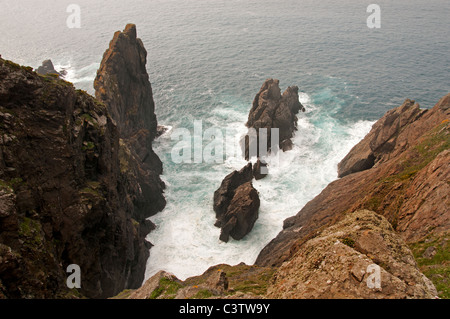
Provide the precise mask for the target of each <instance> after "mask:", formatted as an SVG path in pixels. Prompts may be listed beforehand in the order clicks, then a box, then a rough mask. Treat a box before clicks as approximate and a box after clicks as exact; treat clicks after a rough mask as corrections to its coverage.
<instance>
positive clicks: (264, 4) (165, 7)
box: [0, 0, 450, 278]
mask: <svg viewBox="0 0 450 319" xmlns="http://www.w3.org/2000/svg"><path fill="white" fill-rule="evenodd" d="M74 2H75V3H77V4H79V5H80V8H81V28H80V29H69V28H67V26H66V19H67V17H68V15H69V14H68V13H66V8H67V6H68V5H69V4H71V3H74ZM376 3H377V4H379V5H380V7H381V28H380V29H369V28H368V27H367V25H366V19H367V17H368V15H369V14H368V13H366V8H367V5H368V4H369V3H367V4H365V3H363V2H361V1H359V0H344V1H339V3H336V2H334V1H330V0H324V1H312V0H303V1H299V0H280V1H266V0H260V1H256V0H254V1H244V0H228V1H214V0H192V1H181V0H159V1H152V0H148V1H144V0H133V1H119V0H109V1H88V0H76V1H73V0H70V1H64V0H59V1H56V0H54V1H51V0H41V1H36V0H15V1H12V0H0V29H1V30H2V36H1V37H0V54H1V55H2V56H3V57H4V58H7V59H12V60H14V61H16V62H18V63H21V64H26V65H31V66H33V67H37V66H39V65H40V63H41V61H42V60H44V59H47V58H51V59H52V60H53V62H54V63H55V65H56V67H57V69H58V68H59V69H61V68H64V69H67V71H68V80H70V81H73V82H74V84H75V85H76V86H77V87H79V88H82V89H85V90H87V91H88V92H90V93H93V88H92V82H93V80H94V78H95V74H96V70H97V68H98V66H99V63H100V61H101V58H102V55H103V52H104V51H105V49H106V48H107V47H108V43H109V41H110V40H111V38H112V35H113V33H114V31H116V30H122V29H123V28H124V26H125V25H126V23H129V22H132V23H135V24H136V25H137V28H138V36H139V37H140V38H141V39H142V40H143V42H144V45H145V47H146V48H147V51H148V65H147V67H148V71H149V75H150V80H151V82H152V87H153V90H154V99H155V103H156V113H157V116H158V120H159V123H160V124H163V125H167V126H170V127H171V128H172V132H173V130H176V129H177V128H181V127H183V128H187V129H189V130H190V131H191V132H192V130H193V122H194V121H195V120H202V121H203V126H204V127H205V128H208V127H217V128H219V129H221V130H223V131H225V130H226V129H228V130H230V131H232V132H233V134H234V135H236V136H239V135H240V134H242V133H243V132H244V131H245V127H244V123H245V121H246V119H247V114H248V111H249V109H250V106H251V103H252V100H253V98H254V96H255V94H256V93H257V92H258V90H259V88H260V86H261V85H262V83H263V82H264V80H265V79H266V78H269V77H273V78H278V79H279V80H280V86H281V89H282V90H284V89H285V88H286V87H287V86H290V85H297V86H298V87H299V89H300V92H301V94H300V100H301V102H302V103H304V105H305V107H306V109H307V111H306V112H305V113H302V114H300V115H299V123H298V125H299V130H298V132H297V134H296V136H295V138H294V144H295V147H294V149H293V150H292V151H290V152H287V153H284V154H281V155H280V164H279V165H277V166H276V167H272V169H271V171H270V172H271V174H270V176H269V177H268V178H267V179H264V180H261V181H258V182H255V183H254V185H255V187H256V188H257V189H258V190H259V192H260V196H261V209H260V215H259V216H260V217H259V219H258V221H257V223H256V225H255V228H254V229H253V231H252V233H251V234H249V235H248V236H247V237H245V238H244V240H242V241H239V242H238V241H233V240H231V241H230V242H229V243H227V244H225V243H221V242H220V241H219V240H218V237H219V229H217V228H215V227H214V226H213V224H214V221H215V216H214V212H213V210H212V196H213V192H214V190H215V189H216V188H217V187H218V186H219V185H220V182H221V180H222V179H223V177H224V176H225V175H227V174H228V173H230V172H231V171H232V170H233V169H240V168H241V167H242V166H243V165H244V161H243V160H242V158H241V157H240V156H235V157H231V158H227V159H226V161H225V162H224V163H220V164H208V163H202V164H175V163H173V161H172V159H171V156H170V153H171V149H172V147H173V146H174V144H175V143H176V142H175V141H173V140H172V139H171V136H170V132H169V133H168V134H166V135H164V136H162V137H161V138H160V139H158V140H157V141H155V143H154V146H155V150H156V152H157V153H158V154H159V155H160V157H161V159H162V160H163V162H164V175H163V176H162V178H163V179H164V180H165V181H166V183H167V190H166V197H167V200H168V204H167V207H166V209H165V210H164V211H163V212H161V213H159V214H158V215H156V216H154V217H152V221H154V222H155V223H156V225H157V229H156V230H155V231H153V232H152V233H151V234H150V235H149V240H150V241H151V242H152V243H153V244H154V245H155V246H154V247H153V248H152V249H151V251H150V259H149V262H148V265H147V276H150V275H151V274H153V273H155V272H156V271H158V270H159V269H165V270H167V271H170V272H173V273H174V274H175V275H177V276H179V277H180V278H185V277H187V276H190V275H196V274H199V273H201V272H202V271H204V270H205V269H206V268H207V267H208V266H210V265H213V264H217V263H220V262H225V263H230V264H234V263H238V262H241V261H243V262H246V263H253V262H254V260H255V259H256V256H257V254H258V252H259V251H260V250H261V248H262V247H264V245H265V244H267V243H268V242H269V241H270V240H271V239H272V238H273V237H274V236H276V234H277V233H278V232H279V231H280V230H281V227H282V222H283V220H284V219H285V218H287V217H289V216H292V215H294V214H296V213H297V212H298V211H299V210H300V209H301V208H302V207H303V206H304V205H305V203H307V202H308V201H309V200H311V199H312V198H313V197H314V196H315V195H317V194H318V193H319V192H320V191H321V190H322V189H323V188H324V187H325V186H326V185H327V184H328V183H329V182H331V181H333V180H334V179H336V178H337V173H336V165H337V163H338V162H339V160H340V159H342V158H343V157H344V156H345V154H346V153H347V152H348V151H349V150H350V148H351V147H352V146H353V145H354V144H355V143H357V142H358V141H359V140H360V139H361V138H363V137H364V135H365V134H366V133H367V132H368V131H369V130H370V127H371V124H372V123H373V121H375V120H376V119H378V118H379V117H380V116H382V115H383V114H384V113H385V112H386V111H387V110H388V109H390V108H392V107H396V106H398V105H400V104H401V103H402V102H403V100H404V99H405V98H411V99H415V100H416V101H418V102H419V103H420V104H421V106H422V107H432V106H433V105H434V104H435V103H436V102H437V101H438V99H439V98H440V97H442V96H443V95H445V94H446V93H448V92H449V91H450V87H449V83H450V78H449V75H448V74H449V71H450V58H449V54H448V52H450V41H449V40H448V39H449V34H450V32H449V31H450V24H449V23H448V12H449V9H450V1H448V0H432V1H418V0H397V1H391V0H383V1H377V2H376ZM205 144H206V141H205Z"/></svg>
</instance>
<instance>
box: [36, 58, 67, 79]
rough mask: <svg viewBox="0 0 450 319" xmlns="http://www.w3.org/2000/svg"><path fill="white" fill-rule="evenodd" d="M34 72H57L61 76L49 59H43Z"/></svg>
mask: <svg viewBox="0 0 450 319" xmlns="http://www.w3.org/2000/svg"><path fill="white" fill-rule="evenodd" d="M36 72H37V73H39V74H42V75H46V74H57V75H58V76H61V73H59V72H58V71H56V70H55V67H54V66H53V62H52V61H51V60H45V61H44V62H42V65H41V66H40V67H38V68H37V69H36Z"/></svg>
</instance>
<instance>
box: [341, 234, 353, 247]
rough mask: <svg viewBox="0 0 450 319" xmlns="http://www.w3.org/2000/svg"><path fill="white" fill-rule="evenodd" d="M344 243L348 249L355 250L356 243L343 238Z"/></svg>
mask: <svg viewBox="0 0 450 319" xmlns="http://www.w3.org/2000/svg"><path fill="white" fill-rule="evenodd" d="M342 243H343V244H344V245H347V246H348V247H351V248H355V241H354V240H353V239H351V238H349V237H345V238H342Z"/></svg>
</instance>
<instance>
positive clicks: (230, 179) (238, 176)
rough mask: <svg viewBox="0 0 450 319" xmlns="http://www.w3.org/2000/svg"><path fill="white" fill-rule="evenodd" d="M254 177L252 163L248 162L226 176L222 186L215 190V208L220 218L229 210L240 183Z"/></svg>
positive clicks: (217, 216)
mask: <svg viewBox="0 0 450 319" xmlns="http://www.w3.org/2000/svg"><path fill="white" fill-rule="evenodd" d="M252 179H253V173H252V163H248V164H247V165H246V166H244V167H243V168H242V169H241V170H240V171H233V172H232V173H230V174H228V175H227V176H225V178H224V179H223V181H222V183H221V184H220V187H219V188H218V189H217V190H216V191H215V192H214V200H213V209H214V211H215V212H216V218H217V219H218V220H220V219H222V216H223V215H225V213H226V212H227V210H228V206H229V205H230V202H231V200H232V199H233V197H234V194H235V192H236V189H237V188H238V187H239V186H240V185H242V184H244V183H247V182H250V181H251V180H252ZM218 226H220V224H218Z"/></svg>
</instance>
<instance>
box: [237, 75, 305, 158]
mask: <svg viewBox="0 0 450 319" xmlns="http://www.w3.org/2000/svg"><path fill="white" fill-rule="evenodd" d="M304 110H305V109H304V107H303V105H302V104H301V103H300V102H299V96H298V87H296V86H291V87H288V88H287V89H286V91H285V92H284V93H283V95H282V94H281V90H280V87H279V80H276V79H267V80H266V81H265V82H264V84H263V85H262V87H261V89H260V90H259V92H258V93H257V94H256V96H255V99H254V100H253V105H252V108H251V110H250V112H249V115H248V121H247V123H246V125H247V127H249V128H253V129H255V130H256V135H257V138H256V139H253V140H252V139H247V140H245V141H244V147H245V158H246V159H247V160H248V159H249V157H251V156H255V155H258V156H259V155H260V150H259V129H260V128H266V129H267V149H266V150H267V151H268V152H270V149H271V129H272V128H277V129H279V141H277V142H278V145H279V147H280V149H283V150H284V151H286V150H289V149H290V148H291V147H292V141H291V140H290V139H291V138H292V137H293V135H294V132H295V130H296V129H297V116H296V114H297V113H298V112H299V111H304ZM253 143H255V144H256V145H253ZM252 149H255V150H257V154H250V153H251V150H252Z"/></svg>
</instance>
